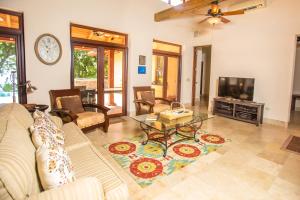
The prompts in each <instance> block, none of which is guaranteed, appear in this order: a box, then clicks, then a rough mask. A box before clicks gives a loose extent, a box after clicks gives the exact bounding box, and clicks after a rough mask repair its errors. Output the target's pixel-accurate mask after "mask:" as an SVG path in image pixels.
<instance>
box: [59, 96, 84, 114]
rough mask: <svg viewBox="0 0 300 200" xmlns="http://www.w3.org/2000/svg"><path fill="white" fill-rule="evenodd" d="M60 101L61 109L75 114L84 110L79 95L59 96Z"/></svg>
mask: <svg viewBox="0 0 300 200" xmlns="http://www.w3.org/2000/svg"><path fill="white" fill-rule="evenodd" d="M60 102H61V106H62V108H63V109H67V110H70V111H71V112H73V113H75V114H78V113H82V112H84V109H83V106H82V102H81V98H80V96H77V95H75V96H65V97H61V99H60Z"/></svg>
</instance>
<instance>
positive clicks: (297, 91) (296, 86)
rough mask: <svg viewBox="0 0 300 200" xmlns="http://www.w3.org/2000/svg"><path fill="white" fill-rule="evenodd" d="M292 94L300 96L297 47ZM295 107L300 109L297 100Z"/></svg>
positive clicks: (298, 53)
mask: <svg viewBox="0 0 300 200" xmlns="http://www.w3.org/2000/svg"><path fill="white" fill-rule="evenodd" d="M293 91H294V94H300V47H297V51H296V62H295V74H294V90H293ZM296 107H297V108H299V107H300V100H297V102H296Z"/></svg>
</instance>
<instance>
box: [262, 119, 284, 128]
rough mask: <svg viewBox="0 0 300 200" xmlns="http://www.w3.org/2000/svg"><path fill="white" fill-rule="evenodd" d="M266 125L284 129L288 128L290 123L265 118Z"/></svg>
mask: <svg viewBox="0 0 300 200" xmlns="http://www.w3.org/2000/svg"><path fill="white" fill-rule="evenodd" d="M264 123H266V124H271V125H275V126H281V127H284V128H288V125H289V123H288V122H284V121H280V120H275V119H268V118H264Z"/></svg>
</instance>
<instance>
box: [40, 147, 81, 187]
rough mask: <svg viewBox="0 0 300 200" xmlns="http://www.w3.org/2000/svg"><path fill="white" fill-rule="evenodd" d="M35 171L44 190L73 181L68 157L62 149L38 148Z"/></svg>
mask: <svg viewBox="0 0 300 200" xmlns="http://www.w3.org/2000/svg"><path fill="white" fill-rule="evenodd" d="M36 159H37V169H38V174H39V177H40V181H41V184H42V187H43V188H44V190H49V189H53V188H56V187H59V186H61V185H64V184H67V183H71V182H73V181H75V174H74V171H73V167H72V163H71V160H70V157H69V155H68V154H67V152H66V151H65V150H64V149H63V148H62V147H57V148H49V147H47V146H46V145H42V146H40V147H39V148H38V149H37V151H36Z"/></svg>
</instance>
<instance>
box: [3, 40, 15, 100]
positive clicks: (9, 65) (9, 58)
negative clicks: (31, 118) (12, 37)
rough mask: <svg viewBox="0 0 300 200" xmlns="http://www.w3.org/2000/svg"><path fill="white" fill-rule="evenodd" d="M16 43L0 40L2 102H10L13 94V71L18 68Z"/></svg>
mask: <svg viewBox="0 0 300 200" xmlns="http://www.w3.org/2000/svg"><path fill="white" fill-rule="evenodd" d="M16 59H17V58H16V44H15V43H14V42H10V41H9V42H6V41H0V97H1V101H0V102H2V103H6V102H10V100H11V96H12V90H13V86H12V80H11V72H12V71H16V70H17V65H16Z"/></svg>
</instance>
